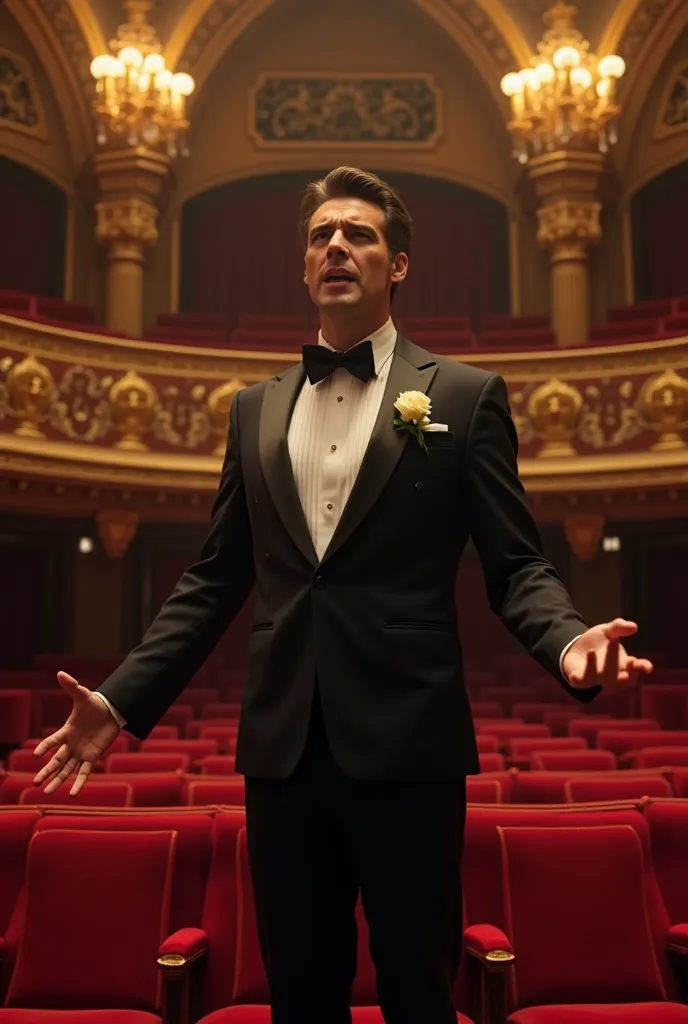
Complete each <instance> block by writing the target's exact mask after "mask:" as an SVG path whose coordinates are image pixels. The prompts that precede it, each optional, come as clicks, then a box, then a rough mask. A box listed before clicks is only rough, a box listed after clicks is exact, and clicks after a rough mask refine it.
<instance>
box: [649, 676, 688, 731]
mask: <svg viewBox="0 0 688 1024" xmlns="http://www.w3.org/2000/svg"><path fill="white" fill-rule="evenodd" d="M640 713H641V715H643V717H645V718H653V719H655V720H656V721H657V722H659V724H660V725H661V727H662V728H663V729H686V728H688V684H685V683H684V684H677V683H673V684H666V685H662V684H661V683H656V682H652V683H646V684H644V685H643V686H641V687H640Z"/></svg>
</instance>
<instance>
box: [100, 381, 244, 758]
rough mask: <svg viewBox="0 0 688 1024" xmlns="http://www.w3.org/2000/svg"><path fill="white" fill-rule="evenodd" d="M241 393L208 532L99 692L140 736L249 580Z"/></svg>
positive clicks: (192, 668) (202, 655)
mask: <svg viewBox="0 0 688 1024" xmlns="http://www.w3.org/2000/svg"><path fill="white" fill-rule="evenodd" d="M238 407H239V394H237V395H236V397H235V399H234V401H233V403H232V408H231V412H230V428H229V439H228V442H227V450H226V454H225V460H224V465H223V467H222V476H221V479H220V486H219V490H218V493H217V496H216V499H215V502H214V505H213V510H212V517H211V523H210V530H209V532H208V535H207V537H206V539H205V541H204V543H203V546H202V548H201V552H200V557H199V560H198V561H197V562H196V563H195V564H194V565H192V566H190V567H189V568H188V569H187V570H186V572H185V573H184V575H183V576H182V577H181V579H180V580H179V582H178V583H177V585H176V587H175V588H174V590H173V592H172V594H171V595H170V597H169V598H168V599H167V601H166V602H165V604H164V605H163V606H162V608H161V609H160V611H159V612H158V614H157V616H156V617H155V619H154V621H153V623H152V624H151V626H150V627H149V629H148V631H147V632H146V635H145V636H144V638H143V640H142V641H141V643H140V644H139V645H138V646H137V647H135V648H134V649H133V650H132V651H131V653H130V654H129V655H128V656H127V657H126V658H125V660H124V661H123V662H122V664H121V665H120V666H119V667H118V668H117V669H116V670H115V671H114V672H113V673H112V675H110V676H109V678H108V679H106V680H105V682H104V683H103V684H102V686H100V687H99V690H98V692H100V693H101V694H102V695H103V696H105V697H107V699H108V700H109V701H110V702H111V703H112V704H113V705H114V707H115V708H116V709H117V711H118V712H119V713H120V715H121V716H122V717H123V718H124V719H125V720H126V723H127V729H128V731H129V732H131V733H133V735H134V736H137V737H138V738H139V739H144V738H145V737H146V736H147V735H148V733H149V732H150V731H151V729H152V728H153V726H154V725H155V724H156V723H157V722H158V721H159V720H160V718H161V717H162V716H163V715H164V713H165V711H167V709H168V708H169V707H170V705H171V704H172V703H173V702H174V701H175V700H176V698H177V697H178V696H179V694H180V693H181V691H182V690H183V689H184V687H185V686H186V684H187V683H188V682H189V680H190V679H191V677H192V676H193V675H194V673H195V672H196V671H197V669H198V668H199V667H200V666H201V665H202V664H203V662H204V661H205V659H206V658H207V656H208V655H209V654H210V652H211V651H212V649H213V647H214V646H215V644H216V643H217V642H218V640H219V639H220V637H221V635H222V633H223V632H224V630H225V629H226V627H227V626H228V625H229V623H230V622H231V621H232V619H233V618H234V617H235V616H236V614H237V613H238V612H239V610H240V609H241V607H242V605H243V604H244V602H245V600H246V598H247V596H248V594H249V593H250V591H251V588H252V586H253V582H254V564H253V545H252V538H251V526H250V521H249V516H248V509H247V505H246V494H245V491H244V482H243V478H242V473H241V463H240V460H239V408H238Z"/></svg>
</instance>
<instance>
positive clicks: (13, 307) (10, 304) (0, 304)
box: [0, 288, 36, 318]
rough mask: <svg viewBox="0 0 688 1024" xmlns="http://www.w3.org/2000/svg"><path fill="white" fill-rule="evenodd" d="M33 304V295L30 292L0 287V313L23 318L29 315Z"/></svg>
mask: <svg viewBox="0 0 688 1024" xmlns="http://www.w3.org/2000/svg"><path fill="white" fill-rule="evenodd" d="M35 306H36V300H35V296H34V295H32V294H31V293H30V292H19V291H16V290H15V289H14V288H0V313H7V314H9V315H10V316H16V317H21V318H24V317H27V316H30V315H31V311H32V310H33V309H35Z"/></svg>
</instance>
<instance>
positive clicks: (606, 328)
mask: <svg viewBox="0 0 688 1024" xmlns="http://www.w3.org/2000/svg"><path fill="white" fill-rule="evenodd" d="M659 333H660V330H659V318H658V317H655V318H654V319H653V318H649V317H648V318H647V319H645V320H615V321H614V322H613V323H606V324H593V325H592V327H591V328H590V331H589V335H588V337H589V339H590V341H597V342H607V341H612V342H614V341H646V340H647V339H648V338H654V337H655V336H657V335H659Z"/></svg>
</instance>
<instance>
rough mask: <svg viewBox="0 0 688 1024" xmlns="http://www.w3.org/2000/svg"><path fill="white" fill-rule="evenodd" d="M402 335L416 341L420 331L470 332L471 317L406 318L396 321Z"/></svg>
mask: <svg viewBox="0 0 688 1024" xmlns="http://www.w3.org/2000/svg"><path fill="white" fill-rule="evenodd" d="M395 322H396V325H397V327H398V329H399V330H400V331H401V332H402V334H407V335H408V336H409V338H410V339H411V341H415V340H416V333H415V332H418V331H470V329H471V321H470V317H467V316H461V315H458V314H456V315H454V316H404V317H400V318H399V319H398V320H396V321H395Z"/></svg>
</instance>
